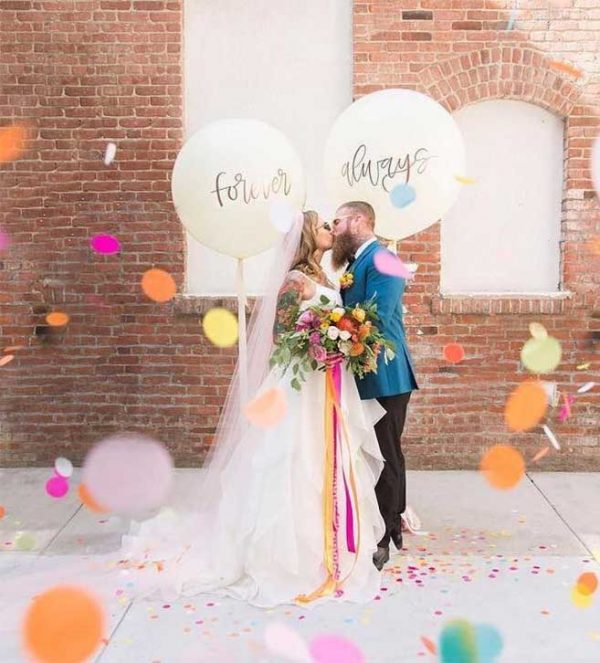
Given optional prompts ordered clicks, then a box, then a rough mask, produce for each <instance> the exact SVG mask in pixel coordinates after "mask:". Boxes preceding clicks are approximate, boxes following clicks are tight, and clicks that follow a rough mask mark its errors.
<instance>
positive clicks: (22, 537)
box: [15, 532, 35, 550]
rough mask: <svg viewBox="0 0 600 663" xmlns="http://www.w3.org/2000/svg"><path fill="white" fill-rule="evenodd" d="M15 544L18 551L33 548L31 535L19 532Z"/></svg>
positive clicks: (33, 541) (33, 542)
mask: <svg viewBox="0 0 600 663" xmlns="http://www.w3.org/2000/svg"><path fill="white" fill-rule="evenodd" d="M15 544H16V546H17V549H18V550H33V549H34V548H35V539H34V538H33V536H32V535H31V534H27V533H25V532H21V533H19V534H17V537H16V539H15Z"/></svg>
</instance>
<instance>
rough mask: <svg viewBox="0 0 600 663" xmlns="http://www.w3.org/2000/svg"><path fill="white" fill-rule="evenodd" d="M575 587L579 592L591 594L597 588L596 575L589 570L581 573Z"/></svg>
mask: <svg viewBox="0 0 600 663" xmlns="http://www.w3.org/2000/svg"><path fill="white" fill-rule="evenodd" d="M576 587H577V591H578V592H579V593H580V594H586V595H589V594H593V593H594V592H595V591H596V590H597V589H598V577H597V576H596V574H595V573H593V572H591V571H589V572H587V573H582V574H581V575H580V576H579V578H577V584H576Z"/></svg>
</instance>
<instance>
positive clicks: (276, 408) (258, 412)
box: [244, 387, 287, 428]
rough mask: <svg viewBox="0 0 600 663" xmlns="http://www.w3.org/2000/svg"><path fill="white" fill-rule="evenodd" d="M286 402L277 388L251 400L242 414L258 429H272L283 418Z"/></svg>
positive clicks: (282, 393) (283, 394) (283, 395)
mask: <svg viewBox="0 0 600 663" xmlns="http://www.w3.org/2000/svg"><path fill="white" fill-rule="evenodd" d="M286 412H287V400H286V397H285V393H284V392H283V391H282V390H281V389H280V388H279V387H273V388H272V389H269V390H268V391H266V392H264V393H263V394H260V395H259V396H257V397H256V398H254V399H252V400H251V401H250V402H249V403H247V404H246V406H245V407H244V414H245V415H246V417H247V418H248V419H249V421H251V422H252V423H253V424H254V425H255V426H258V427H259V428H273V427H275V426H277V424H278V423H279V422H280V421H281V420H282V419H283V418H284V417H285V415H286Z"/></svg>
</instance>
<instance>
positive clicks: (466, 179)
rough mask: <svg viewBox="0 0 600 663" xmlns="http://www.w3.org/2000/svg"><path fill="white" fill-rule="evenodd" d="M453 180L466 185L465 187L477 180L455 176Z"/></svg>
mask: <svg viewBox="0 0 600 663" xmlns="http://www.w3.org/2000/svg"><path fill="white" fill-rule="evenodd" d="M454 179H455V180H456V181H457V182H460V184H466V185H469V184H475V182H477V180H474V179H473V178H472V177H465V176H464V175H455V176H454Z"/></svg>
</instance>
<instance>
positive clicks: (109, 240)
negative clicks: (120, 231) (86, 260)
mask: <svg viewBox="0 0 600 663" xmlns="http://www.w3.org/2000/svg"><path fill="white" fill-rule="evenodd" d="M90 245H91V247H92V249H93V250H94V251H96V253H102V254H104V255H112V254H113V253H118V252H119V251H120V250H121V244H120V243H119V240H118V239H117V238H116V237H115V236H114V235H94V237H92V239H91V240H90Z"/></svg>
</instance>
